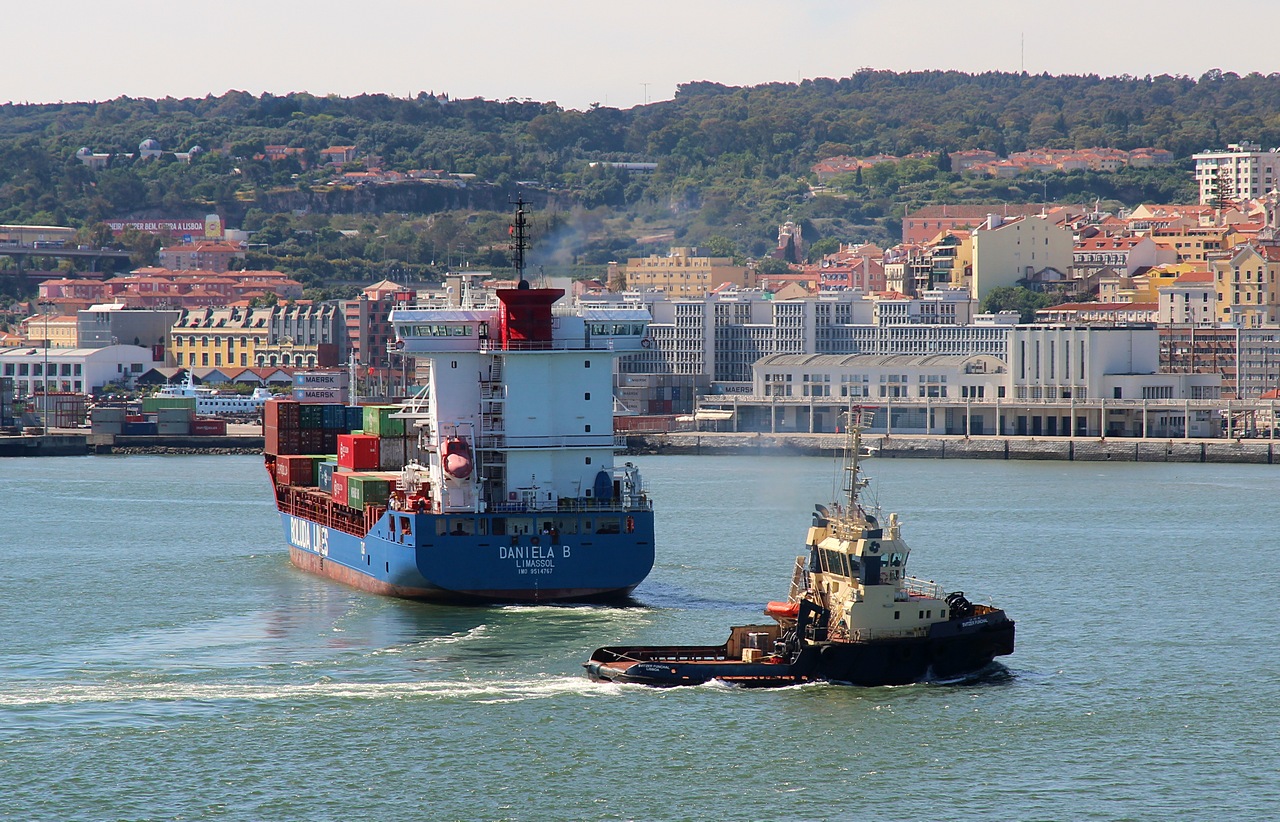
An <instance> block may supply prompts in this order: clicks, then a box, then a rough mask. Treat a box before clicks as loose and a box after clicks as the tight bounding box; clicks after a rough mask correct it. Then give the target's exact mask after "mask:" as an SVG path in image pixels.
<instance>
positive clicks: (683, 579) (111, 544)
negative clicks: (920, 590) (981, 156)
mask: <svg viewBox="0 0 1280 822" xmlns="http://www.w3.org/2000/svg"><path fill="white" fill-rule="evenodd" d="M637 462H638V463H639V464H640V466H641V468H642V469H643V470H644V472H645V475H646V478H647V480H648V482H649V484H650V486H651V490H652V492H653V495H654V496H655V498H656V500H657V504H658V506H659V509H658V510H659V520H658V523H659V524H658V537H659V543H658V557H659V559H658V564H657V566H656V567H655V569H654V572H653V574H652V575H651V576H650V578H649V579H648V580H647V581H646V582H645V583H644V584H643V585H642V586H641V587H640V588H639V589H638V591H637V593H636V597H635V598H636V601H637V603H638V604H637V605H636V606H635V607H631V608H621V607H559V608H556V607H494V608H457V607H444V606H437V605H424V604H418V603H411V602H403V601H397V600H392V599H384V598H379V597H374V596H371V595H367V594H363V593H359V592H356V591H353V590H350V589H348V588H345V587H343V586H341V585H339V584H337V583H333V582H330V581H327V580H323V579H318V578H313V577H310V576H307V575H304V574H302V573H301V572H299V571H297V570H295V569H293V568H292V567H291V566H290V565H289V563H288V559H287V551H286V549H285V547H284V545H283V543H282V538H281V534H280V528H279V525H278V518H277V515H276V514H275V512H274V510H273V508H272V506H271V503H270V490H269V487H268V486H267V482H266V478H265V476H264V472H263V471H262V468H261V463H260V460H259V459H257V458H253V457H227V456H218V457H142V456H133V457H85V458H65V459H9V460H0V555H2V556H3V559H4V562H3V565H2V566H0V631H2V633H0V818H6V819H9V818H11V819H23V820H37V819H39V820H44V819H48V820H73V819H75V820H78V819H92V820H97V819H112V820H114V819H129V820H139V819H157V820H194V819H236V820H263V819H289V820H311V819H314V820H342V819H362V818H363V819H368V820H399V819H405V820H409V819H414V820H417V819H432V820H434V819H446V820H447V819H458V820H472V819H513V820H526V819H529V820H541V819H546V820H558V819H643V820H650V819H653V820H685V819H687V820H703V819H741V820H763V819H788V820H791V819H814V820H826V819H832V818H847V819H877V820H898V819H902V820H915V819H919V820H954V819H964V820H972V819H997V820H1004V819H1010V820H1012V819H1071V820H1077V819H1105V820H1113V819H1141V820H1145V819H1153V820H1154V819H1220V818H1223V817H1239V818H1276V817H1277V815H1280V654H1278V653H1277V651H1276V644H1275V642H1276V637H1277V636H1280V602H1277V599H1276V596H1275V594H1276V592H1277V590H1280V584H1278V583H1280V572H1277V569H1276V563H1275V553H1276V546H1277V541H1278V537H1277V535H1278V534H1280V512H1278V511H1277V507H1276V489H1277V486H1278V483H1280V477H1278V475H1277V474H1276V473H1275V472H1276V470H1277V469H1275V468H1274V467H1268V466H1253V465H1200V464H1189V465H1177V464H1173V465H1171V464H1161V465H1155V464H1111V463H1108V464H1097V463H1057V462H962V461H924V460H902V461H894V460H883V461H882V460H872V461H870V462H869V464H868V469H869V472H870V473H871V474H872V475H873V477H874V478H875V480H876V482H875V484H874V485H873V490H874V491H875V492H876V495H877V496H878V497H879V499H880V500H881V501H882V502H883V504H884V506H885V509H886V510H895V511H898V512H899V513H900V514H901V516H902V518H903V521H904V526H903V530H904V536H905V537H906V539H907V540H908V541H909V543H910V544H911V546H912V549H913V553H912V559H911V570H912V572H913V573H914V574H915V575H916V576H920V577H923V578H926V579H936V580H938V581H939V582H942V583H944V585H946V587H947V589H948V590H956V589H963V590H964V591H965V592H966V593H967V594H968V595H969V596H970V598H972V599H975V600H977V601H986V598H987V597H988V596H989V597H991V600H992V601H994V602H995V603H996V604H999V605H1001V606H1002V607H1004V608H1005V609H1006V610H1007V611H1008V612H1009V613H1010V615H1011V616H1012V617H1013V618H1014V619H1016V620H1017V621H1018V640H1017V641H1018V648H1017V652H1016V653H1015V654H1014V655H1013V656H1011V657H1007V658H1005V663H1006V670H1005V671H1002V672H998V673H997V674H996V675H993V676H991V677H989V678H988V679H987V680H985V681H983V682H981V683H978V684H973V685H959V686H957V685H951V686H947V685H916V686H908V687H901V688H877V689H858V688H843V687H838V686H827V685H815V686H804V687H798V688H791V689H784V690H776V691H746V690H737V689H733V688H728V687H723V686H714V685H709V686H702V687H697V688H690V689H675V690H670V691H658V690H651V689H645V688H641V687H635V686H615V685H601V684H593V683H591V682H589V681H587V679H586V678H585V676H584V675H583V673H582V669H581V667H580V663H581V662H582V661H583V660H585V659H586V658H587V656H588V655H589V654H590V652H591V650H592V649H594V648H595V647H596V646H599V645H604V644H611V643H623V642H626V643H643V642H684V643H699V644H701V643H719V642H721V641H723V639H724V638H725V637H726V636H727V629H728V626H729V625H731V624H734V623H742V622H751V621H757V620H760V619H761V615H760V609H761V607H762V605H763V604H764V602H765V601H767V600H769V599H779V598H782V597H783V596H785V594H786V589H787V583H788V581H789V579H790V573H791V567H792V563H793V561H794V558H795V556H797V555H798V554H799V553H800V552H801V550H802V544H803V540H804V532H805V528H806V527H807V525H808V522H809V512H810V511H811V510H812V505H813V503H815V502H825V501H827V500H829V499H830V498H831V496H832V486H833V484H834V482H835V479H836V476H837V473H838V472H837V471H836V470H835V468H834V466H833V465H832V464H831V462H830V461H829V460H825V459H820V458H781V457H772V458H750V457H648V458H642V459H639V460H637Z"/></svg>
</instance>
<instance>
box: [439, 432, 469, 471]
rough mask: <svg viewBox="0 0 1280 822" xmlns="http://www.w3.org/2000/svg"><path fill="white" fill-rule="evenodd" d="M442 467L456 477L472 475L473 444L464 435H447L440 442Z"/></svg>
mask: <svg viewBox="0 0 1280 822" xmlns="http://www.w3.org/2000/svg"><path fill="white" fill-rule="evenodd" d="M440 467H441V468H442V469H444V472H445V473H446V474H448V475H449V476H451V477H453V478H454V479H466V478H467V477H469V476H471V468H472V461H471V446H470V445H468V444H467V441H466V440H465V439H463V438H462V437H445V439H444V440H443V441H442V442H441V443H440Z"/></svg>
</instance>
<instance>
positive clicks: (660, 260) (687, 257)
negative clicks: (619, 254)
mask: <svg viewBox="0 0 1280 822" xmlns="http://www.w3.org/2000/svg"><path fill="white" fill-rule="evenodd" d="M696 250H697V249H693V248H673V249H671V253H669V254H668V255H667V256H665V257H659V256H658V255H657V254H651V255H649V256H648V257H632V258H631V259H629V260H627V265H626V267H625V269H624V274H625V276H626V283H627V289H628V290H632V291H654V290H657V291H663V292H665V293H666V294H667V295H668V296H672V297H702V296H705V295H706V294H707V292H709V291H713V290H715V289H716V288H718V287H720V286H722V285H724V284H725V283H732V284H733V285H736V286H738V287H739V288H754V287H755V286H756V277H755V272H754V271H753V270H752V269H750V268H747V267H746V266H740V265H734V264H733V259H732V258H730V257H697V256H694V254H695V252H696Z"/></svg>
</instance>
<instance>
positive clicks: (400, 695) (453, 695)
mask: <svg viewBox="0 0 1280 822" xmlns="http://www.w3.org/2000/svg"><path fill="white" fill-rule="evenodd" d="M613 690H616V689H610V688H608V687H607V686H605V685H603V684H602V683H595V682H592V681H590V680H589V679H587V678H586V677H571V676H562V677H550V678H547V679H532V680H517V681H511V682H497V681H495V682H333V681H321V682H313V683H308V684H297V685H292V684H279V683H276V684H266V683H264V684H256V683H254V684H242V683H221V684H209V683H185V682H152V683H129V682H111V683H103V684H97V685H52V686H49V687H43V688H42V687H39V686H32V687H25V688H23V689H22V690H21V691H9V692H3V691H0V707H7V708H17V707H30V706H37V705H84V704H95V703H97V704H105V703H112V702H226V701H245V702H271V701H311V700H316V699H366V700H373V701H377V700H387V699H396V700H401V699H462V700H474V701H476V702H478V703H481V704H499V703H506V702H521V701H524V700H528V699H547V698H551V697H557V696H562V695H571V694H585V695H590V694H602V695H607V694H609V693H610V692H611V691H613Z"/></svg>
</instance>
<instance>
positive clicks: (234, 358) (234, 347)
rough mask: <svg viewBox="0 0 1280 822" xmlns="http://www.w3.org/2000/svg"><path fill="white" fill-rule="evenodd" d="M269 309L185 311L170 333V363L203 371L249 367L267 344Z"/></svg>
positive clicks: (199, 309)
mask: <svg viewBox="0 0 1280 822" xmlns="http://www.w3.org/2000/svg"><path fill="white" fill-rule="evenodd" d="M270 327H271V309H270V308H268V307H261V308H196V309H190V310H187V311H184V312H183V313H182V316H181V317H179V318H178V321H177V322H176V323H174V324H173V330H172V331H170V332H169V351H170V352H172V354H173V364H174V365H178V366H182V367H184V368H186V367H196V368H205V367H213V368H216V367H218V366H227V367H235V368H249V367H252V366H253V365H255V359H254V358H255V355H256V354H257V351H258V348H259V347H260V346H265V345H266V343H267V335H268V334H269V333H270Z"/></svg>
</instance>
